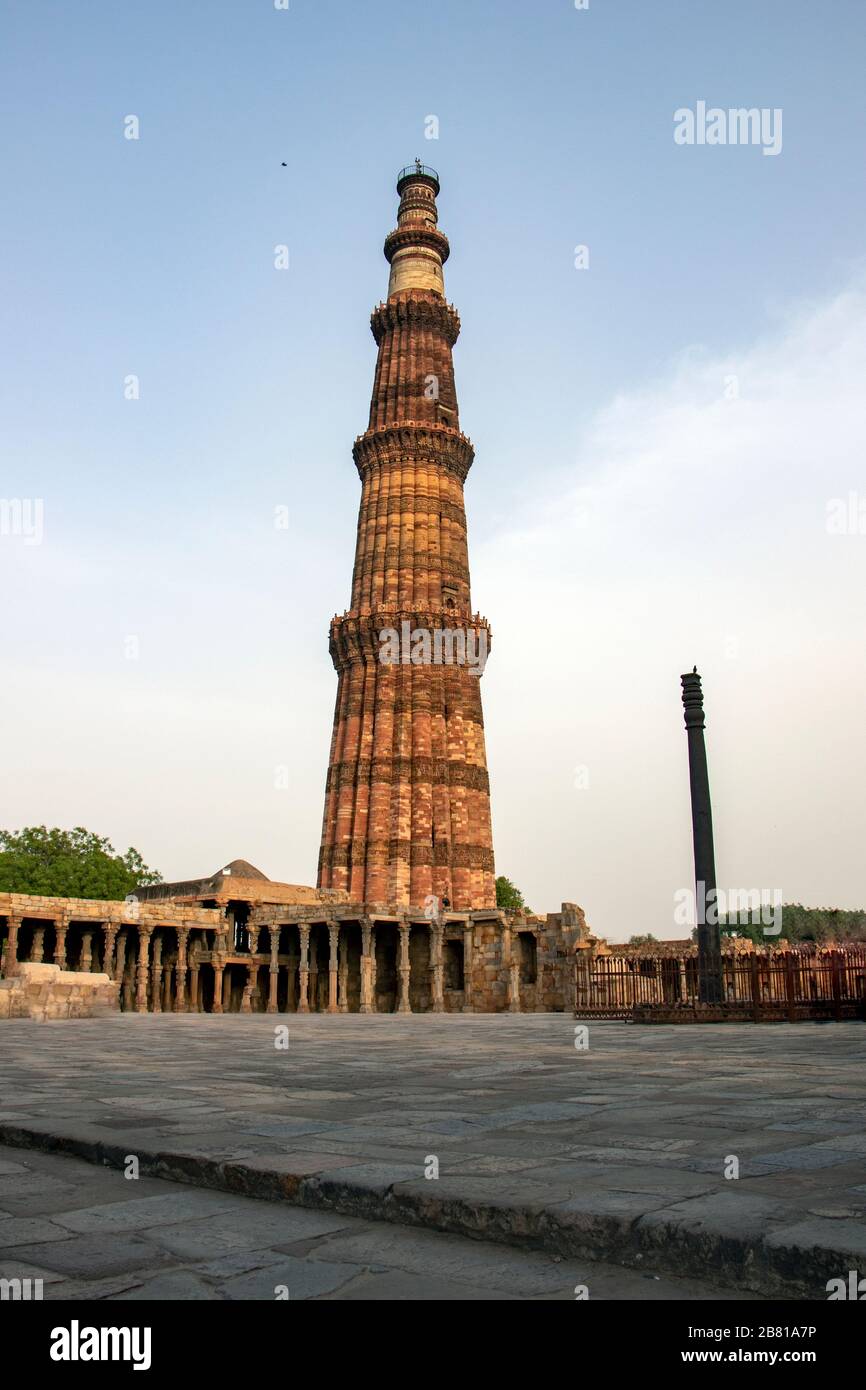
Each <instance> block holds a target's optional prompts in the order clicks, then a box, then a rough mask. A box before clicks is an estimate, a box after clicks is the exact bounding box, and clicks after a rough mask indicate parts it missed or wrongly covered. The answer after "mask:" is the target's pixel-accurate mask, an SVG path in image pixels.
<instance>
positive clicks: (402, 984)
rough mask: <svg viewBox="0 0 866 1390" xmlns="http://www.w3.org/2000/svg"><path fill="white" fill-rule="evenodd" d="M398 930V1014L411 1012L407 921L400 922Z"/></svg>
mask: <svg viewBox="0 0 866 1390" xmlns="http://www.w3.org/2000/svg"><path fill="white" fill-rule="evenodd" d="M399 932H400V964H399V966H398V968H397V973H398V976H399V1001H398V1004H397V1012H398V1014H408V1013H411V1011H412V1010H411V1005H410V1003H409V923H408V922H401V923H400V925H399Z"/></svg>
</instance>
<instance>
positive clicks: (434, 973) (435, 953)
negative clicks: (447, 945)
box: [430, 922, 445, 1014]
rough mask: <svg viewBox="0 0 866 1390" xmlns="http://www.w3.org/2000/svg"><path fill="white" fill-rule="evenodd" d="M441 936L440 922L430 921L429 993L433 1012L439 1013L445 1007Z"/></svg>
mask: <svg viewBox="0 0 866 1390" xmlns="http://www.w3.org/2000/svg"><path fill="white" fill-rule="evenodd" d="M442 936H443V929H442V923H441V922H431V923H430V993H431V996H432V999H433V1012H434V1014H441V1013H442V1012H443V1010H444V1008H445V998H444V995H443V992H442Z"/></svg>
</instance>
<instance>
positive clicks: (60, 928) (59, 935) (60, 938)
mask: <svg viewBox="0 0 866 1390" xmlns="http://www.w3.org/2000/svg"><path fill="white" fill-rule="evenodd" d="M54 936H55V940H54V964H55V965H59V966H60V969H61V970H65V969H66V923H65V922H60V923H59V924H58V925H57V926H55V928H54Z"/></svg>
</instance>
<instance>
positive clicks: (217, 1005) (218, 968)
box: [213, 957, 225, 1014]
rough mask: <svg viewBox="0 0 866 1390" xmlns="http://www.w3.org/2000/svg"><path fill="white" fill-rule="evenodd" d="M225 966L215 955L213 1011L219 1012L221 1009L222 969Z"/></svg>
mask: <svg viewBox="0 0 866 1390" xmlns="http://www.w3.org/2000/svg"><path fill="white" fill-rule="evenodd" d="M224 969H225V966H224V964H223V962H222V960H221V959H220V958H219V957H217V958H215V959H214V963H213V1011H214V1013H215V1014H221V1013H222V1011H223V971H224Z"/></svg>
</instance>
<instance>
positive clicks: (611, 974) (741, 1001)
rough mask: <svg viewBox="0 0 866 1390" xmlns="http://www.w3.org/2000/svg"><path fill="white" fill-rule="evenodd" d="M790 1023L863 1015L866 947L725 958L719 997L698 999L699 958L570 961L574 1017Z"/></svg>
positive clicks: (599, 958) (655, 957) (603, 957)
mask: <svg viewBox="0 0 866 1390" xmlns="http://www.w3.org/2000/svg"><path fill="white" fill-rule="evenodd" d="M709 1014H712V1015H713V1018H715V1015H717V1014H718V1015H719V1016H720V1017H723V1018H725V1019H727V1018H730V1019H732V1020H736V1019H741V1020H743V1021H749V1020H754V1021H755V1022H765V1021H770V1020H772V1019H778V1020H780V1021H785V1020H787V1021H790V1022H794V1021H796V1020H797V1019H804V1018H835V1019H843V1018H866V947H862V948H851V947H845V948H838V949H819V950H817V951H804V950H800V951H798V950H794V951H760V950H759V951H754V952H748V953H746V952H742V953H738V954H736V955H734V954H724V955H723V956H722V999H721V1001H720V1003H719V1004H713V1005H708V1004H701V1003H700V1001H699V995H698V962H697V957H696V956H693V955H692V956H679V957H677V956H650V955H646V956H637V955H635V956H597V957H596V958H595V959H594V960H590V961H585V960H581V959H578V960H577V962H576V965H575V1016H576V1017H577V1018H619V1019H639V1018H644V1019H648V1020H652V1019H653V1018H654V1017H659V1018H661V1017H668V1016H670V1017H671V1018H673V1019H674V1020H680V1019H681V1020H682V1021H686V1020H687V1019H688V1018H689V1017H690V1016H693V1017H694V1018H695V1019H698V1018H705V1017H707V1016H708V1015H709Z"/></svg>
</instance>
